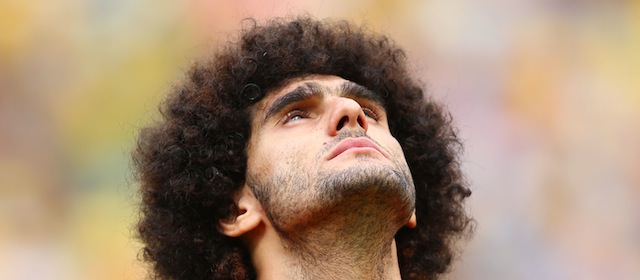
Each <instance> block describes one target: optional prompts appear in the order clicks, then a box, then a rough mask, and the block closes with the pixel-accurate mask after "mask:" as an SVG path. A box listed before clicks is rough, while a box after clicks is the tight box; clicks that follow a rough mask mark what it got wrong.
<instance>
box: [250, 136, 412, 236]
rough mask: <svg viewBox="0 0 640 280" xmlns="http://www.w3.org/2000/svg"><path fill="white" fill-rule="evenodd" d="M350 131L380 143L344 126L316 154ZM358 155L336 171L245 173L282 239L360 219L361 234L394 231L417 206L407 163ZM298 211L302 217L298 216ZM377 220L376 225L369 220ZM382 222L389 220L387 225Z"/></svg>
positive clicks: (338, 140)
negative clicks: (268, 175) (267, 175)
mask: <svg viewBox="0 0 640 280" xmlns="http://www.w3.org/2000/svg"><path fill="white" fill-rule="evenodd" d="M348 137H367V138H368V139H370V140H371V141H373V142H374V143H376V144H377V145H378V146H379V147H382V146H381V145H379V144H378V143H377V142H375V141H374V140H373V139H371V138H369V137H368V136H367V135H366V134H365V132H364V131H350V132H349V131H345V132H343V133H341V134H340V135H338V136H337V137H336V138H334V139H333V140H332V141H331V142H330V143H327V145H325V148H324V149H323V151H321V152H320V153H318V154H319V156H318V158H317V159H316V160H318V161H320V157H321V156H322V155H325V154H326V153H327V152H328V151H330V150H331V149H332V148H333V147H334V146H335V145H337V144H338V143H340V141H342V140H343V139H345V138H348ZM387 152H388V151H387ZM356 156H357V157H358V160H357V163H356V164H354V165H353V166H351V167H348V168H346V169H343V170H340V171H338V172H335V173H329V172H322V171H316V172H317V173H316V174H315V176H306V175H305V174H310V173H311V172H314V171H313V170H304V169H302V168H301V169H298V170H293V171H291V172H282V173H279V174H272V175H274V176H273V177H271V179H270V180H267V179H266V178H264V179H263V181H261V180H256V179H257V178H254V177H253V176H251V175H252V174H248V175H247V183H248V185H249V186H250V187H251V188H252V189H253V191H254V193H255V195H256V197H257V199H258V200H259V201H260V203H261V204H262V206H263V209H264V210H265V213H266V214H267V216H268V218H269V220H270V221H271V223H272V225H273V227H274V228H275V230H276V231H277V232H278V233H279V234H280V235H281V237H283V239H285V240H286V239H290V240H294V239H296V238H297V237H299V236H303V235H305V234H306V233H307V232H308V231H314V230H317V229H318V228H327V227H331V228H333V229H334V230H339V229H340V225H339V224H340V223H342V224H343V225H344V227H349V228H354V227H353V225H354V224H358V225H360V226H361V227H360V228H359V229H358V231H359V233H360V234H361V233H363V232H366V231H391V232H392V234H395V231H397V229H399V228H400V227H401V226H402V225H404V223H406V221H408V219H409V217H410V216H411V213H412V211H413V209H414V207H415V188H414V186H413V180H412V179H411V174H410V172H409V170H408V167H407V165H406V163H404V162H403V161H401V160H397V159H395V160H394V162H393V165H392V166H390V165H387V164H382V163H379V162H377V161H372V160H371V155H366V154H365V155H356ZM311 178H314V179H313V180H310V179H311ZM310 190H311V191H310ZM305 201H307V202H310V203H308V204H305V203H304V202H305ZM301 213H302V214H301ZM299 216H303V218H302V219H296V218H298V217H299ZM376 222H377V223H379V226H378V227H376V225H375V224H370V225H369V224H367V223H376ZM380 223H383V224H388V225H391V226H390V227H388V228H387V227H385V226H382V225H381V224H380ZM370 234H374V232H370ZM375 234H378V233H375Z"/></svg>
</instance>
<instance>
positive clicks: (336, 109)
mask: <svg viewBox="0 0 640 280" xmlns="http://www.w3.org/2000/svg"><path fill="white" fill-rule="evenodd" d="M367 128H368V124H367V118H366V117H365V115H364V112H363V111H362V107H360V104H358V102H356V101H355V100H353V99H350V98H344V97H339V98H337V99H336V100H335V102H334V104H333V108H332V110H331V115H330V118H329V126H328V133H329V135H330V136H336V135H338V133H340V131H341V130H342V129H354V130H356V129H363V130H364V131H365V132H366V131H367Z"/></svg>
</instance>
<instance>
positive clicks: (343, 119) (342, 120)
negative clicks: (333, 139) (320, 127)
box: [336, 116, 349, 130]
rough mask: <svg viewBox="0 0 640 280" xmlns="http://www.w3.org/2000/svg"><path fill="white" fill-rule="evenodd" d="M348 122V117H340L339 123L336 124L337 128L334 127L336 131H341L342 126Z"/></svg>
mask: <svg viewBox="0 0 640 280" xmlns="http://www.w3.org/2000/svg"><path fill="white" fill-rule="evenodd" d="M348 122H349V117H347V116H344V117H342V118H341V119H340V121H339V122H338V127H336V130H340V129H342V128H343V127H344V125H345V124H346V123H348Z"/></svg>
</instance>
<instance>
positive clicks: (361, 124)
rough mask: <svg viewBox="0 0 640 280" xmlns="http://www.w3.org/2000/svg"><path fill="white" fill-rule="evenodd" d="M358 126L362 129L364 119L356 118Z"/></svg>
mask: <svg viewBox="0 0 640 280" xmlns="http://www.w3.org/2000/svg"><path fill="white" fill-rule="evenodd" d="M358 124H359V125H360V127H364V119H363V118H362V117H360V116H358Z"/></svg>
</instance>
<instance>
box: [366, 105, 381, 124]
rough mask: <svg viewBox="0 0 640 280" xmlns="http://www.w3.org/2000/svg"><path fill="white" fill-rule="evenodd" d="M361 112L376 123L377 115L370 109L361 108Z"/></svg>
mask: <svg viewBox="0 0 640 280" xmlns="http://www.w3.org/2000/svg"><path fill="white" fill-rule="evenodd" d="M362 112H363V113H364V115H365V116H368V117H370V118H372V119H374V120H376V121H377V120H379V119H380V117H378V114H376V112H375V111H374V110H372V109H370V108H367V107H362Z"/></svg>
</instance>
